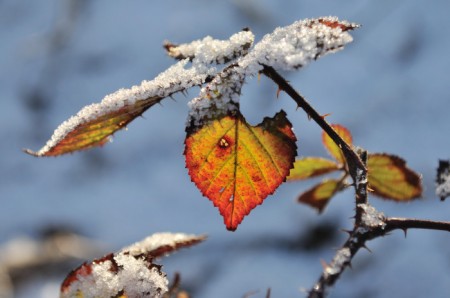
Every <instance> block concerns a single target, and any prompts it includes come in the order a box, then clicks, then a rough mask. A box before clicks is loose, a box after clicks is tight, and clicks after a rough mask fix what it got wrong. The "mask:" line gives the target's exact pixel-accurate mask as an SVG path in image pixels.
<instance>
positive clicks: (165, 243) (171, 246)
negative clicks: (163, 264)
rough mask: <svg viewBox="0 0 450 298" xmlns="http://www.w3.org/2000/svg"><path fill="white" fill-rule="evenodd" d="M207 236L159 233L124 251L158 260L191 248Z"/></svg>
mask: <svg viewBox="0 0 450 298" xmlns="http://www.w3.org/2000/svg"><path fill="white" fill-rule="evenodd" d="M205 239H206V236H201V235H200V236H199V235H187V234H182V233H158V234H153V235H152V236H149V237H147V238H145V239H144V240H142V241H139V242H136V243H134V244H132V245H130V246H128V247H125V248H124V249H122V251H124V252H126V251H128V252H129V253H130V254H132V255H140V254H143V253H148V254H150V255H151V256H153V257H155V258H158V257H162V256H165V255H167V254H169V253H171V252H174V251H177V250H179V249H180V248H184V247H189V246H192V245H195V244H197V243H199V242H202V241H203V240H205Z"/></svg>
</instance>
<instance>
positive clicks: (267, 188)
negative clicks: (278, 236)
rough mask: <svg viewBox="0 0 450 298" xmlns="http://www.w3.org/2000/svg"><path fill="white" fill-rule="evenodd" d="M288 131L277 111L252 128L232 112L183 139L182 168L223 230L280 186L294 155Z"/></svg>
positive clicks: (294, 146) (292, 134) (287, 123)
mask: <svg viewBox="0 0 450 298" xmlns="http://www.w3.org/2000/svg"><path fill="white" fill-rule="evenodd" d="M295 142H296V138H295V135H294V133H293V132H292V125H291V123H290V122H289V121H288V120H287V118H286V113H285V112H283V111H281V112H279V113H277V114H276V115H275V116H274V117H273V118H265V119H264V121H263V122H262V123H261V124H259V125H257V126H251V125H249V124H248V123H247V122H246V121H245V119H244V117H243V116H242V115H241V114H240V113H239V112H236V113H235V114H233V115H227V116H224V117H223V118H221V119H217V120H215V121H212V122H210V123H208V124H207V125H204V126H202V127H201V128H199V129H198V130H196V131H195V132H193V133H189V132H188V135H187V138H186V141H185V143H186V147H185V152H184V154H185V156H186V167H187V168H188V170H189V175H190V176H191V179H192V181H193V182H194V183H195V184H196V185H197V187H198V188H199V189H200V191H201V192H202V194H203V195H204V196H206V197H207V198H208V199H210V200H211V201H212V202H213V204H214V206H216V207H218V208H219V211H220V214H222V216H223V217H224V222H225V225H226V227H227V229H229V230H236V228H237V226H238V225H239V224H240V223H241V221H242V219H243V218H244V216H246V215H247V214H249V213H250V211H251V210H252V209H253V208H255V207H256V206H257V205H259V204H261V203H262V202H263V200H264V199H265V198H266V197H267V196H268V195H270V194H272V193H273V192H274V191H275V190H276V189H277V188H278V186H279V185H280V184H281V183H282V182H283V181H285V179H286V176H287V175H288V174H289V170H290V169H291V168H292V164H293V162H294V158H295V155H296V149H297V147H296V144H295Z"/></svg>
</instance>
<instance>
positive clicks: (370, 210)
mask: <svg viewBox="0 0 450 298" xmlns="http://www.w3.org/2000/svg"><path fill="white" fill-rule="evenodd" d="M358 208H361V209H363V211H364V212H363V213H362V218H361V220H362V223H361V224H362V227H363V228H382V229H383V228H384V227H385V226H386V223H385V216H384V214H383V212H380V211H378V210H377V209H375V208H374V207H373V206H371V205H369V204H358Z"/></svg>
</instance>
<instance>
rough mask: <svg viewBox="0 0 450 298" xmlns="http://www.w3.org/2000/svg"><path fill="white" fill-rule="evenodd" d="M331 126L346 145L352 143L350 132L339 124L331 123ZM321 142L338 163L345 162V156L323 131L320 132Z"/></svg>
mask: <svg viewBox="0 0 450 298" xmlns="http://www.w3.org/2000/svg"><path fill="white" fill-rule="evenodd" d="M331 127H332V128H333V129H334V130H335V131H336V133H337V134H338V135H339V136H340V137H341V138H342V139H343V140H344V141H345V142H346V143H347V144H348V145H350V146H351V145H352V142H353V140H352V134H351V133H350V131H349V130H348V129H347V128H345V127H344V126H342V125H339V124H332V125H331ZM322 142H323V144H324V146H325V148H326V149H327V150H328V152H329V153H330V155H331V156H332V157H334V158H335V159H336V160H337V161H338V162H339V163H340V164H344V163H345V158H344V155H343V154H342V150H341V149H340V148H339V147H338V146H337V145H336V144H335V143H334V142H333V140H332V139H331V138H330V137H329V136H328V135H327V134H326V133H325V132H322Z"/></svg>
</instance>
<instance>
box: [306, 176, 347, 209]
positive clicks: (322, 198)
mask: <svg viewBox="0 0 450 298" xmlns="http://www.w3.org/2000/svg"><path fill="white" fill-rule="evenodd" d="M343 187H344V186H343V184H342V181H341V180H336V179H326V180H324V181H322V182H320V183H319V184H317V185H315V186H314V187H312V188H311V189H309V190H307V191H305V192H304V193H302V194H301V195H300V196H299V198H298V202H299V203H304V204H307V205H309V206H311V207H313V208H315V209H316V210H317V211H318V212H319V213H322V211H323V209H325V207H326V206H327V204H328V202H329V201H330V199H331V198H332V197H333V196H334V195H335V194H336V193H337V192H338V191H339V190H341V189H342V188H343Z"/></svg>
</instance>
